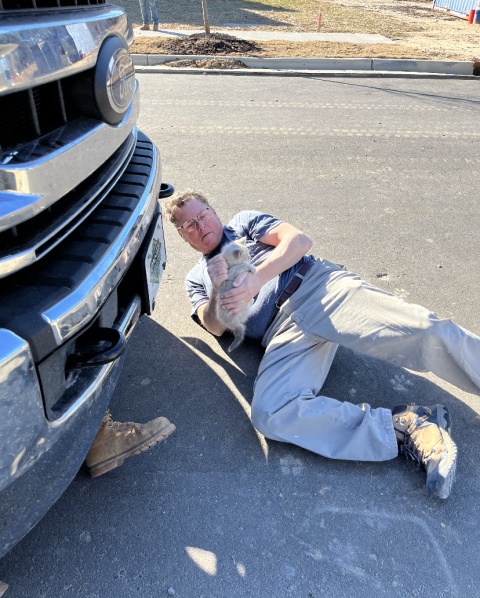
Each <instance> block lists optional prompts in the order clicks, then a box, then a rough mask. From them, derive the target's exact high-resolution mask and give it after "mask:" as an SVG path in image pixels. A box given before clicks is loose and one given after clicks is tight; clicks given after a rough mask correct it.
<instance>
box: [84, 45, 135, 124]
mask: <svg viewBox="0 0 480 598" xmlns="http://www.w3.org/2000/svg"><path fill="white" fill-rule="evenodd" d="M94 90H95V101H96V103H97V107H98V110H99V112H100V115H101V117H102V118H103V120H104V121H105V122H107V123H108V124H110V125H115V124H117V123H119V122H120V121H121V120H122V118H123V117H124V115H125V113H126V112H127V110H128V107H129V106H130V103H131V101H132V98H133V94H134V92H135V67H134V66H133V61H132V58H131V56H130V53H129V51H128V47H127V45H126V43H125V42H124V41H123V40H122V39H120V38H119V37H109V38H108V39H106V40H105V41H104V42H103V44H102V47H101V48H100V51H99V53H98V61H97V66H96V68H95V78H94Z"/></svg>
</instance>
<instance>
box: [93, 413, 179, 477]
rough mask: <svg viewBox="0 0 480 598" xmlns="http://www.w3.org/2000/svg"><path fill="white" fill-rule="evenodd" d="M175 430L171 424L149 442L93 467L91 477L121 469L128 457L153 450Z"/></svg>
mask: <svg viewBox="0 0 480 598" xmlns="http://www.w3.org/2000/svg"><path fill="white" fill-rule="evenodd" d="M175 430H176V427H175V425H174V424H169V425H168V426H167V427H166V428H164V429H163V430H161V431H160V432H157V434H154V435H153V436H151V437H150V438H148V439H147V440H144V441H143V442H142V443H140V444H137V446H134V447H132V448H130V449H129V450H128V451H125V452H124V453H121V454H120V455H116V456H115V457H111V458H110V459H106V460H105V461H101V462H100V463H97V464H95V465H92V466H91V467H89V468H88V471H89V473H90V476H91V477H92V478H98V476H101V475H103V474H104V473H107V472H108V471H111V470H112V469H115V468H116V467H120V465H122V464H123V463H124V461H125V459H128V457H133V455H139V454H140V453H143V452H144V451H148V449H150V448H152V447H153V446H155V445H156V444H158V443H159V442H161V441H162V440H165V439H166V438H167V437H168V436H170V434H172V433H173V432H175Z"/></svg>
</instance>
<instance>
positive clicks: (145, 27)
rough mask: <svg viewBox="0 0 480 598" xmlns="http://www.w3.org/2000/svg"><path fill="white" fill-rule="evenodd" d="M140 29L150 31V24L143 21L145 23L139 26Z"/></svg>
mask: <svg viewBox="0 0 480 598" xmlns="http://www.w3.org/2000/svg"><path fill="white" fill-rule="evenodd" d="M139 29H140V31H150V25H148V23H145V25H142V26H141V27H139Z"/></svg>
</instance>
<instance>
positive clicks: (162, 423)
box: [85, 411, 175, 478]
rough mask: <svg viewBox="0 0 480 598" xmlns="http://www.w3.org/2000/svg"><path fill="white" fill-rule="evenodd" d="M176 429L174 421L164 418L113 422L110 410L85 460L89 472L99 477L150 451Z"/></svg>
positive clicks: (93, 476)
mask: <svg viewBox="0 0 480 598" xmlns="http://www.w3.org/2000/svg"><path fill="white" fill-rule="evenodd" d="M174 431H175V426H174V424H172V423H170V421H169V420H168V419H167V418H165V417H157V418H156V419H152V421H149V422H147V423H146V424H136V423H134V422H125V423H122V422H114V421H112V418H111V416H110V413H109V411H107V413H106V414H105V416H104V418H103V421H102V423H101V425H100V428H99V430H98V432H97V435H96V436H95V438H94V440H93V442H92V446H91V447H90V450H89V451H88V455H87V458H86V459H85V463H86V465H87V467H88V470H89V472H90V475H91V476H92V478H96V477H98V476H100V475H102V474H104V473H107V471H110V470H112V469H115V467H118V466H119V465H122V463H123V462H124V461H125V459H128V457H131V456H132V455H138V454H139V453H141V452H142V451H146V450H148V449H149V448H151V447H152V446H154V445H155V444H157V443H158V442H161V441H162V440H165V438H167V436H170V434H172V432H174Z"/></svg>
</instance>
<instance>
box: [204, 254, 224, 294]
mask: <svg viewBox="0 0 480 598" xmlns="http://www.w3.org/2000/svg"><path fill="white" fill-rule="evenodd" d="M207 272H208V275H209V276H210V279H211V281H212V285H213V288H214V289H218V288H219V287H220V285H221V284H222V282H225V281H226V280H227V279H228V266H227V260H226V259H225V258H224V257H223V255H216V256H215V257H212V259H211V260H209V262H208V264H207Z"/></svg>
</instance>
